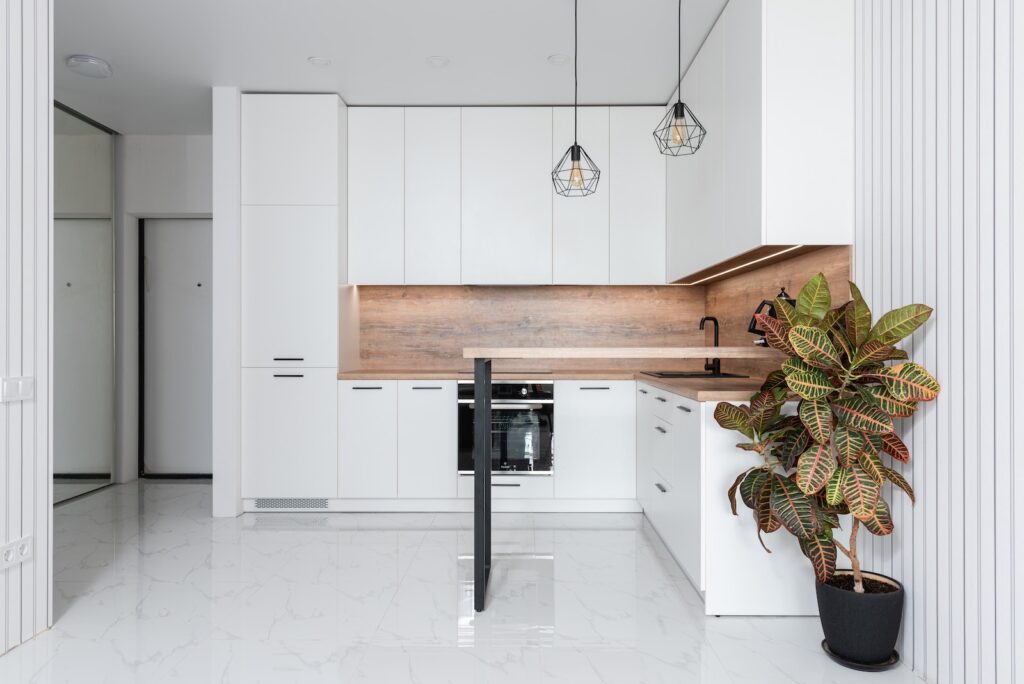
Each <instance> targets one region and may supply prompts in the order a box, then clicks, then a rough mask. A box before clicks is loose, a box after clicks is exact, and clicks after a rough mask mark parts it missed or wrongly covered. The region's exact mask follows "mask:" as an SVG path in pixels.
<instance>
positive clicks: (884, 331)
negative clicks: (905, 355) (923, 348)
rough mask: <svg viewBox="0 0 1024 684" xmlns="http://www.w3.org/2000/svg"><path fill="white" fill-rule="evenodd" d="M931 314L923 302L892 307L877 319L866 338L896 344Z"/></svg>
mask: <svg viewBox="0 0 1024 684" xmlns="http://www.w3.org/2000/svg"><path fill="white" fill-rule="evenodd" d="M931 315H932V309H931V307H928V306H925V305H924V304H908V305H907V306H901V307H900V308H898V309H893V310H892V311H890V312H889V313H887V314H885V315H884V316H882V317H881V318H879V319H878V322H877V323H875V327H873V328H872V329H871V332H869V333H868V339H869V340H878V341H879V342H881V343H882V344H896V343H897V342H899V341H900V340H902V339H903V338H905V337H907V336H908V335H910V334H911V333H912V332H914V331H915V330H917V329H918V328H919V327H921V325H923V324H924V322H925V321H927V320H928V317H929V316H931Z"/></svg>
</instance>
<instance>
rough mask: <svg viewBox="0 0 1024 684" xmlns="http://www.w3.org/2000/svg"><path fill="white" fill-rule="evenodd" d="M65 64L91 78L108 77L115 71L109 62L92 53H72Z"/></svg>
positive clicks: (77, 72)
mask: <svg viewBox="0 0 1024 684" xmlns="http://www.w3.org/2000/svg"><path fill="white" fill-rule="evenodd" d="M64 64H65V65H67V67H68V69H71V71H74V72H75V73H76V74H79V75H80V76H88V77H89V78H106V77H108V76H110V74H112V73H113V70H112V69H111V68H110V64H109V63H107V62H106V61H104V60H102V59H100V58H99V57H93V56H92V55H71V56H70V57H68V58H67V59H65V60H64Z"/></svg>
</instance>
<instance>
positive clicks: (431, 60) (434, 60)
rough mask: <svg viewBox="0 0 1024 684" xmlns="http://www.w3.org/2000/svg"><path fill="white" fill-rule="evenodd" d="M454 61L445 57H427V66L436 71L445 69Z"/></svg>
mask: <svg viewBox="0 0 1024 684" xmlns="http://www.w3.org/2000/svg"><path fill="white" fill-rule="evenodd" d="M451 62H452V60H450V59H448V58H447V57H445V56H444V55H431V56H430V57H427V64H429V65H430V66H432V67H434V68H435V69H444V68H445V67H446V66H448V65H449V64H451Z"/></svg>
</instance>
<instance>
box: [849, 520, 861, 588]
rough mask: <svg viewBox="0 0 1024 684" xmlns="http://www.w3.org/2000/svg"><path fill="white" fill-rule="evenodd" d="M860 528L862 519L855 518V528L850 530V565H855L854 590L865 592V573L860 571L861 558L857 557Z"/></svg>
mask: <svg viewBox="0 0 1024 684" xmlns="http://www.w3.org/2000/svg"><path fill="white" fill-rule="evenodd" d="M859 530H860V520H857V518H854V519H853V529H851V530H850V552H849V553H848V554H847V555H848V556H849V557H850V565H851V566H853V590H854V591H855V592H857V593H858V594H863V593H864V575H863V574H862V573H861V571H860V560H859V559H858V558H857V532H858V531H859Z"/></svg>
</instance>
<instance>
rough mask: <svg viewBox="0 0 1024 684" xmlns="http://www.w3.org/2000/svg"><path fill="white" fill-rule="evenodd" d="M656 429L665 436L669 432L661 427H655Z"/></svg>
mask: <svg viewBox="0 0 1024 684" xmlns="http://www.w3.org/2000/svg"><path fill="white" fill-rule="evenodd" d="M654 429H655V430H657V431H658V432H660V433H661V434H665V433H666V432H668V430H666V429H665V428H663V427H661V426H660V425H655V426H654Z"/></svg>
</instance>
